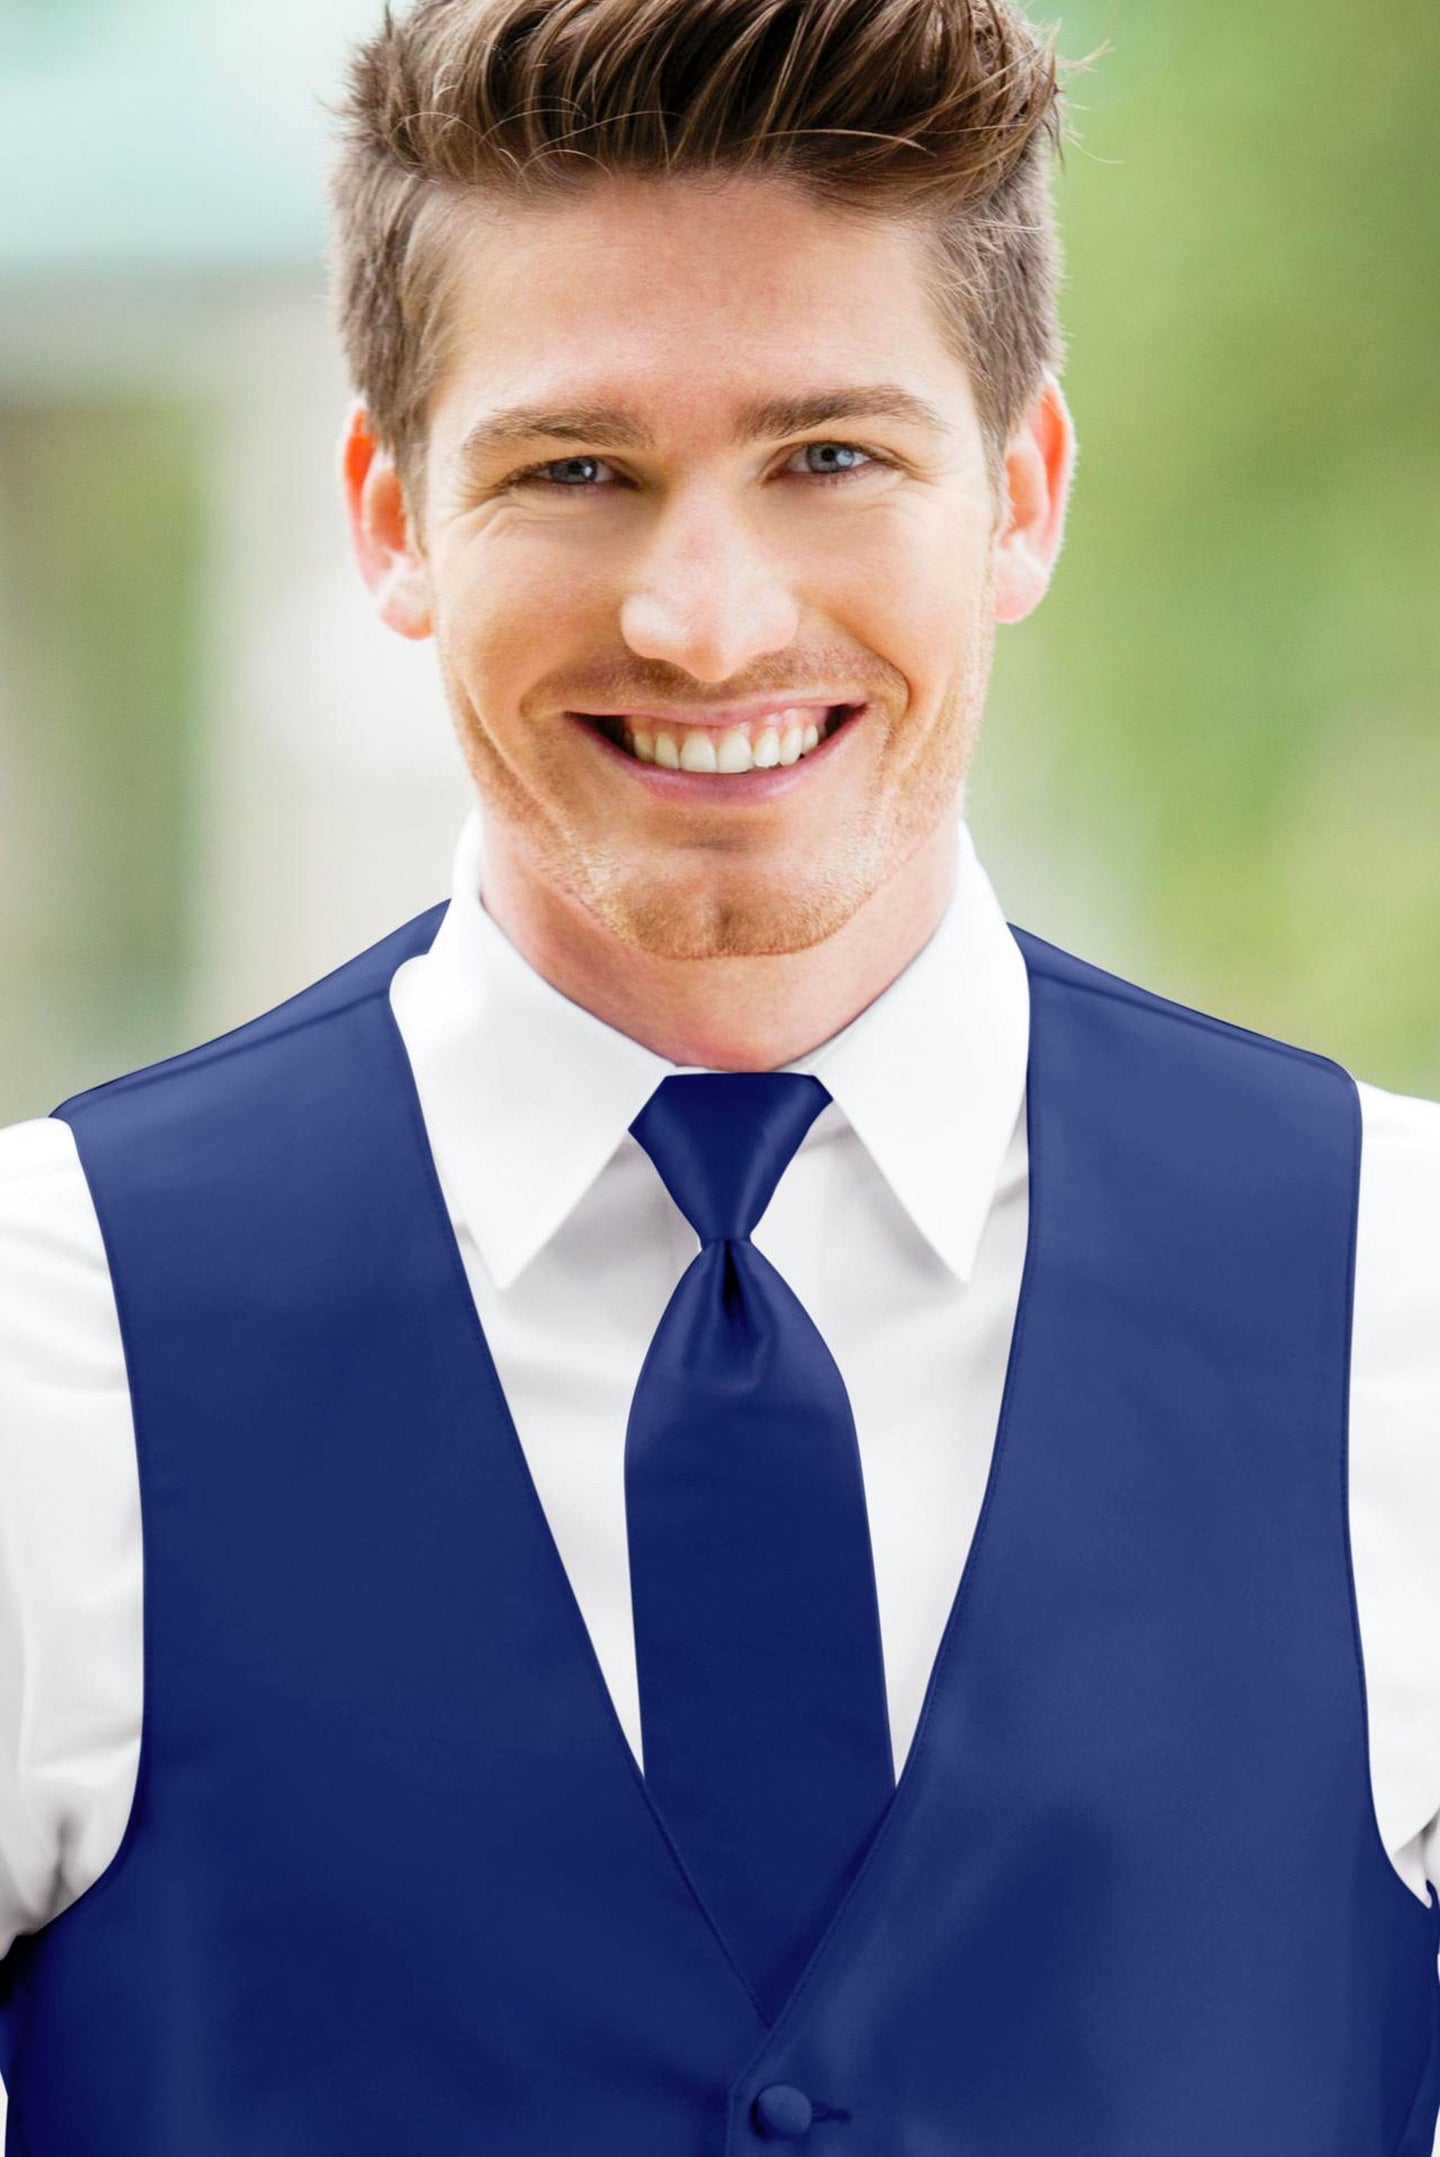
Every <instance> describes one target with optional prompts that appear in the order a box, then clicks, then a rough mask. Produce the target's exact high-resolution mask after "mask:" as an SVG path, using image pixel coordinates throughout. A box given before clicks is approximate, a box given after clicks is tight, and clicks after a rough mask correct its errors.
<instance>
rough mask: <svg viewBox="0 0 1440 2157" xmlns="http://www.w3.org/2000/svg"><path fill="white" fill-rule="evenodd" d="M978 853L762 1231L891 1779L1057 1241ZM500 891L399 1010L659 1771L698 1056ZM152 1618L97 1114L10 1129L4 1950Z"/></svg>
mask: <svg viewBox="0 0 1440 2157" xmlns="http://www.w3.org/2000/svg"><path fill="white" fill-rule="evenodd" d="M960 842H961V843H960V854H959V873H958V877H957V881H956V887H955V891H954V893H953V895H952V898H951V902H950V905H949V907H948V909H947V911H946V913H945V916H944V918H943V920H942V921H941V923H940V925H939V927H938V928H937V929H936V931H935V933H934V935H933V936H932V938H931V939H930V941H929V943H928V944H927V945H926V946H925V948H924V949H923V950H922V951H921V952H920V953H919V954H918V955H917V956H916V957H915V959H913V960H912V962H911V963H910V965H909V966H908V967H906V968H905V970H904V971H903V972H902V973H901V974H900V975H898V976H897V978H896V979H895V980H894V981H893V982H892V983H891V984H890V986H889V987H888V988H887V989H886V990H885V991H884V993H883V994H882V995H880V996H879V997H877V998H876V999H875V1001H874V1002H873V1003H872V1004H870V1005H869V1006H868V1007H867V1008H866V1009H865V1010H864V1011H862V1012H861V1013H860V1014H859V1016H858V1017H857V1018H855V1019H853V1020H852V1021H851V1022H850V1024H849V1025H848V1026H846V1027H844V1028H843V1029H842V1030H841V1031H840V1032H839V1033H837V1034H835V1035H833V1036H832V1037H831V1038H830V1039H829V1040H828V1041H826V1042H824V1043H823V1044H822V1045H821V1046H820V1047H819V1048H817V1049H815V1050H814V1051H813V1052H812V1053H811V1054H809V1055H807V1056H803V1057H801V1058H799V1059H798V1060H797V1061H796V1062H794V1063H792V1064H790V1065H787V1066H786V1068H787V1069H789V1070H797V1071H810V1072H813V1073H814V1074H815V1075H816V1076H817V1077H818V1078H820V1079H821V1080H822V1081H823V1083H824V1085H825V1086H826V1087H827V1088H828V1090H829V1092H830V1094H831V1095H832V1100H831V1101H830V1102H829V1103H828V1104H827V1105H826V1107H825V1108H824V1109H823V1110H822V1111H821V1113H820V1115H819V1116H818V1117H817V1118H816V1119H815V1122H814V1123H813V1124H812V1125H811V1126H810V1129H809V1130H808V1132H807V1133H806V1136H805V1138H804V1140H803V1142H802V1144H801V1146H800V1148H799V1150H798V1152H797V1153H796V1155H795V1157H794V1159H793V1161H792V1162H791V1164H790V1166H789V1167H788V1168H787V1170H786V1172H785V1174H784V1175H783V1177H782V1178H781V1180H780V1184H779V1186H778V1189H777V1191H776V1193H775V1196H774V1198H773V1199H772V1201H771V1203H770V1206H769V1208H768V1210H767V1211H766V1213H765V1215H764V1216H763V1218H762V1220H761V1221H760V1222H759V1224H758V1226H757V1228H756V1230H755V1235H754V1240H755V1243H756V1245H757V1247H758V1248H759V1249H760V1250H762V1251H763V1252H764V1254H765V1256H766V1257H767V1258H768V1259H770V1261H771V1262H772V1264H774V1265H775V1266H776V1267H778V1269H779V1271H780V1272H781V1274H782V1275H783V1276H784V1278H785V1279H786V1280H787V1281H788V1282H789V1284H790V1286H791V1287H792V1288H793V1289H794V1291H795V1293H796V1294H797V1295H798V1296H799V1298H800V1300H801V1302H802V1303H803V1304H804V1305H805V1307H806V1309H807V1310H808V1311H809V1312H810V1314H811V1316H812V1317H813V1318H814V1320H815V1323H816V1324H817V1326H818V1327H819V1328H820V1331H821V1333H822V1334H823V1335H824V1337H825V1339H826V1341H827V1342H828V1343H829V1346H830V1348H831V1350H832V1352H833V1354H834V1356H835V1358H836V1361H837V1363H838V1365H839V1367H840V1371H841V1375H842V1377H843V1378H844V1381H845V1384H846V1387H847V1389H848V1391H849V1395H850V1400H851V1404H852V1406H853V1409H854V1413H855V1422H856V1430H857V1433H858V1437H859V1443H860V1455H861V1462H862V1467H863V1471H864V1479H865V1493H866V1500H867V1505H868V1509H869V1516H870V1531H871V1539H872V1545H873V1549H874V1557H875V1573H876V1585H877V1591H878V1598H879V1608H880V1624H881V1635H882V1645H883V1650H884V1659H885V1673H886V1682H887V1686H888V1690H889V1704H890V1720H891V1730H892V1738H893V1744H894V1755H895V1766H896V1771H897V1773H898V1772H899V1770H900V1768H901V1767H902V1766H903V1764H904V1759H905V1754H906V1752H907V1750H908V1747H909V1745H910V1741H911V1738H912V1737H913V1735H914V1731H915V1726H916V1722H917V1720H918V1717H919V1713H920V1707H921V1703H922V1700H923V1696H924V1693H925V1689H926V1685H927V1682H928V1679H929V1675H930V1669H931V1665H932V1663H933V1661H934V1658H935V1654H936V1650H937V1648H938V1646H939V1642H940V1635H941V1632H942V1630H943V1628H944V1625H945V1620H946V1617H947V1615H948V1613H949V1609H950V1604H951V1602H952V1600H953V1598H954V1595H955V1591H956V1588H957V1586H958V1583H959V1579H960V1574H961V1569H962V1567H963V1565H964V1562H965V1557H966V1553H967V1551H968V1549H969V1545H970V1539H971V1535H972V1533H973V1530H974V1526H975V1522H976V1519H977V1516H978V1514H979V1511H980V1504H981V1499H982V1497H983V1495H984V1490H985V1483H986V1479H987V1476H988V1474H989V1468H990V1457H991V1452H992V1448H993V1443H994V1437H995V1427H996V1422H997V1418H998V1413H999V1406H1000V1394H1001V1390H1002V1386H1003V1382H1004V1375H1005V1367H1006V1362H1007V1358H1008V1355H1009V1349H1010V1335H1011V1330H1012V1327H1013V1323H1014V1316H1015V1307H1016V1302H1017V1298H1018V1293H1019V1283H1020V1274H1021V1268H1022V1265H1023V1261H1024V1256H1025V1238H1026V1230H1027V1215H1028V1176H1027V1154H1026V1132H1025V1115H1024V1093H1025V1066H1026V1056H1027V1049H1028V1040H1029V991H1028V981H1027V976H1026V971H1025V966H1024V962H1023V960H1022V958H1021V955H1020V952H1019V949H1018V946H1017V945H1016V943H1015V941H1014V939H1013V937H1012V936H1011V935H1010V933H1009V931H1008V929H1007V928H1006V926H1005V919H1004V916H1003V914H1002V912H1001V910H1000V907H999V905H998V904H997V901H996V898H995V895H994V892H993V890H992V888H991V885H990V882H989V879H988V878H987V876H986V875H985V872H984V870H983V869H982V867H981V865H980V863H979V861H978V860H977V858H976V855H975V852H974V848H973V845H972V843H971V839H970V834H969V830H968V827H967V826H966V825H965V824H963V823H962V824H961V826H960ZM481 886H482V859H481V835H480V826H479V819H478V816H477V815H473V814H472V816H471V817H470V818H469V820H468V821H467V823H466V825H465V828H464V830H463V831H462V833H461V835H460V840H459V844H458V846H457V848H456V852H455V860H454V875H453V884H452V903H451V906H450V909H449V911H448V913H447V914H446V916H445V918H444V921H443V923H442V925H441V928H440V931H439V933H438V935H437V937H436V938H435V941H434V944H433V946H432V947H431V949H430V950H429V951H428V952H426V953H424V954H422V955H421V956H420V957H417V958H414V959H411V960H409V961H408V962H407V963H405V964H404V965H402V966H401V967H400V968H399V970H398V971H397V973H396V975H395V977H394V980H393V982H392V985H391V1002H392V1008H393V1010H394V1013H395V1017H396V1021H397V1023H398V1026H399V1029H400V1032H401V1035H402V1037H403V1039H404V1043H405V1047H406V1050H407V1052H408V1054H409V1057H410V1061H411V1065H412V1068H413V1070H414V1073H415V1078H416V1084H417V1087H418V1091H419V1096H420V1102H421V1106H422V1109H423V1112H424V1116H425V1123H426V1128H427V1131H428V1134H429V1139H430V1144H431V1147H432V1149H433V1152H434V1155H435V1160H436V1165H437V1168H438V1171H439V1177H440V1184H441V1188H442V1190H443V1192H444V1195H445V1199H446V1203H447V1205H448V1208H449V1213H450V1219H451V1223H452V1226H453V1229H454V1233H455V1236H456V1239H457V1242H458V1244H459V1248H460V1251H461V1253H462V1255H463V1258H464V1263H465V1270H466V1273H467V1275H468V1278H469V1281H470V1286H471V1289H472V1292H473V1294H474V1297H475V1302H476V1306H477V1308H478V1311H479V1315H480V1320H481V1323H482V1325H483V1327H484V1329H485V1334H486V1337H487V1339H488V1341H489V1343H490V1347H491V1351H492V1353H493V1355H494V1359H495V1364H496V1367H497V1369H498V1371H499V1374H500V1380H501V1383H502V1385H503V1387H504V1390H505V1394H506V1398H507V1400H508V1401H509V1404H510V1407H511V1410H512V1412H513V1416H514V1420H515V1425H516V1428H517V1430H518V1432H519V1436H520V1440H521V1444H522V1446H523V1449H524V1452H525V1457H526V1460H527V1462H528V1464H529V1468H530V1472H531V1475H532V1477H533V1479H534V1483H535V1486H536V1489H537V1492H538V1494H539V1497H540V1500H541V1503H542V1505H543V1507H544V1510H545V1514H546V1516H547V1518H548V1520H549V1523H550V1527H551V1530H552V1532H553V1535H554V1538H555V1542H556V1545H557V1547H558V1549H559V1552H560V1556H561V1559H562V1560H563V1563H564V1566H565V1569H566V1572H567V1573H568V1575H569V1578H570V1582H571V1585H572V1587H573V1589H574V1592H575V1596H576V1600H577V1602H578V1604H579V1607H580V1611H581V1614H582V1616H583V1617H584V1620H585V1623H586V1625H587V1627H588V1629H589V1633H590V1638H591V1640H592V1642H593V1644H594V1648H595V1653H596V1656H597V1659H598V1661H599V1664H600V1668H601V1671H602V1673H603V1675H604V1677H605V1680H606V1683H607V1684H608V1686H609V1689H610V1692H611V1695H612V1697H613V1700H614V1703H615V1708H616V1711H617V1714H618V1716H619V1719H620V1722H621V1725H622V1727H623V1728H624V1730H625V1733H626V1735H627V1737H628V1738H629V1741H630V1744H631V1746H632V1748H633V1749H634V1751H635V1754H636V1758H637V1760H638V1759H640V1757H641V1754H640V1721H639V1700H638V1692H637V1686H636V1677H635V1661H634V1640H633V1633H632V1626H631V1609H630V1592H629V1572H628V1563H627V1554H626V1542H625V1511H624V1483H623V1462H624V1445H625V1426H626V1418H627V1414H628V1410H629V1405H630V1400H631V1396H632V1394H633V1392H634V1388H635V1384H636V1380H637V1378H638V1376H639V1371H640V1365H641V1362H642V1359H643V1357H644V1354H645V1351H646V1349H647V1347H648V1345H649V1342H650V1339H651V1336H652V1334H653V1332H654V1330H655V1327H656V1324H657V1323H658V1321H659V1318H660V1314H661V1312H662V1310H663V1309H664V1307H665V1304H666V1303H667V1301H668V1300H669V1297H670V1295H671V1293H672V1291H673V1289H674V1287H675V1285H676V1282H677V1281H678V1280H679V1278H680V1276H681V1274H682V1273H683V1272H684V1270H685V1268H686V1267H687V1266H688V1264H689V1263H690V1260H691V1259H692V1258H693V1257H694V1255H695V1252H696V1250H697V1249H698V1247H699V1246H698V1239H697V1237H696V1235H695V1232H694V1231H693V1229H692V1228H691V1227H690V1226H689V1224H688V1222H687V1221H686V1220H685V1219H684V1217H683V1215H682V1214H681V1213H680V1212H679V1210H678V1208H677V1207H676V1206H675V1204H674V1201H673V1200H672V1199H671V1197H670V1195H669V1193H668V1191H667V1190H666V1189H665V1187H664V1185H663V1184H662V1182H661V1181H660V1178H659V1176H658V1174H657V1172H656V1170H655V1168H654V1166H653V1164H652V1163H651V1161H650V1159H649V1157H648V1155H647V1154H646V1153H645V1152H644V1151H643V1149H642V1148H641V1147H640V1145H639V1143H638V1142H637V1141H636V1140H635V1139H634V1138H633V1137H632V1136H631V1135H630V1132H629V1129H628V1126H629V1124H630V1122H631V1121H632V1119H633V1118H634V1117H635V1116H636V1115H637V1114H638V1113H639V1111H640V1109H641V1108H642V1106H643V1105H644V1103H645V1102H646V1101H647V1100H648V1099H649V1097H650V1095H651V1093H652V1092H653V1091H654V1089H655V1087H656V1086H657V1085H658V1084H659V1083H660V1081H661V1080H662V1079H663V1078H665V1077H666V1076H668V1075H669V1074H670V1073H671V1072H672V1071H674V1070H676V1069H678V1068H681V1067H679V1066H676V1065H673V1064H671V1063H668V1062H667V1061H666V1060H665V1059H664V1058H662V1057H660V1056H657V1055H655V1054H654V1053H653V1052H652V1051H650V1050H649V1049H647V1048H645V1047H643V1046H641V1044H640V1043H638V1042H636V1041H633V1040H631V1039H630V1038H629V1037H628V1036H627V1035H625V1034H622V1033H620V1032H618V1031H616V1030H615V1029H614V1028H613V1027H611V1026H608V1025H607V1024H605V1023H604V1021H602V1020H601V1019H599V1018H597V1017H596V1016H595V1015H594V1014H593V1013H591V1012H589V1011H587V1010H585V1009H584V1008H583V1007H582V1006H580V1005H579V1004H576V1003H573V1002H571V1001H570V1000H569V999H568V998H567V997H565V996H563V995H561V994H560V993H559V991H558V990H556V989H555V988H553V987H552V986H551V985H550V984H549V983H548V982H547V981H546V980H544V979H543V978H542V977H541V976H540V975H539V974H538V973H536V972H535V970H534V969H533V968H532V967H531V966H530V965H529V964H528V963H527V961H526V960H525V959H523V958H522V957H521V955H520V953H519V952H518V951H517V950H516V948H515V947H514V945H512V944H511V943H510V942H509V940H508V939H507V938H506V936H505V935H504V934H503V933H502V931H501V930H500V929H499V927H498V926H497V925H496V923H495V922H494V920H493V919H492V918H491V916H490V915H489V914H488V913H487V912H486V911H485V909H484V906H483V905H482V903H481V901H480V897H479V894H480V890H481ZM1082 956H1083V954H1082ZM1359 1092H1360V1099H1361V1104H1362V1117H1363V1153H1362V1163H1361V1184H1360V1220H1359V1243H1358V1252H1357V1261H1356V1286H1355V1314H1354V1327H1353V1339H1352V1366H1351V1384H1350V1405H1351V1427H1350V1505H1351V1535H1352V1548H1353V1563H1354V1576H1355V1586H1356V1596H1357V1603H1358V1610H1359V1619H1360V1629H1361V1640H1362V1647H1363V1653H1364V1661H1365V1674H1366V1684H1367V1692H1368V1703H1369V1744H1370V1768H1371V1781H1372V1789H1373V1795H1374V1805H1375V1813H1376V1820H1377V1824H1378V1826H1379V1829H1380V1833H1381V1838H1382V1840H1383V1843H1384V1846H1385V1848H1386V1850H1387V1851H1388V1852H1389V1853H1390V1857H1391V1861H1392V1863H1393V1864H1394V1866H1395V1869H1396V1871H1397V1873H1398V1874H1399V1876H1400V1878H1401V1879H1402V1880H1403V1881H1404V1882H1405V1884H1406V1885H1407V1886H1408V1887H1409V1888H1410V1890H1411V1891H1412V1892H1413V1893H1414V1894H1415V1895H1416V1896H1417V1898H1418V1899H1419V1900H1420V1901H1421V1902H1424V1901H1426V1899H1427V1896H1426V1887H1425V1882H1426V1880H1427V1878H1428V1879H1430V1880H1436V1881H1440V1556H1437V1553H1440V1104H1437V1103H1435V1102H1431V1101H1424V1100H1416V1099H1412V1098H1409V1097H1406V1096H1402V1095H1397V1094H1393V1093H1387V1092H1384V1091H1381V1090H1380V1089H1379V1088H1376V1087H1372V1086H1368V1085H1364V1084H1361V1085H1360V1088H1359ZM856 1252H863V1253H864V1254H865V1259H864V1264H863V1265H862V1266H858V1267H857V1266H856V1264H855V1259H854V1254H855V1253H856ZM557 1342H558V1343H562V1344H563V1345H562V1346H561V1347H560V1348H559V1349H558V1350H557V1345H556V1344H557ZM141 1598H142V1548H141V1530H140V1501H139V1490H138V1480H137V1476H136V1467H135V1451H134V1433H133V1429H132V1424H131V1415H130V1402H129V1395H128V1391H127V1386H126V1378H125V1368H124V1359H123V1355H122V1350H121V1343H120V1335H119V1330H118V1326H117V1321H116V1315H115V1305H114V1299H113V1295H112V1292H111V1287H110V1281H109V1276H108V1273H107V1270H106V1264H105V1258H104V1253H103V1249H102V1246H101V1241H100V1235H99V1230H98V1226H97V1223H96V1219H95V1214H94V1210H93V1207H92V1205H91V1202H90V1198H89V1194H88V1190H87V1187H86V1184H85V1181H84V1177H83V1174H82V1172H81V1169H80V1166H79V1162H78V1159H77V1156H76V1152H75V1147H74V1142H73V1139H72V1137H71V1133H70V1130H69V1127H68V1126H67V1125H66V1124H64V1123H62V1122H60V1121H58V1120H57V1119H55V1118H53V1117H38V1118H35V1119H33V1120H31V1121H29V1122H25V1123H19V1124H14V1125H12V1126H10V1127H9V1128H8V1129H7V1130H4V1131H0V1953H3V1952H4V1950H5V1949H6V1948H7V1947H8V1946H9V1944H10V1941H11V1939H12V1938H13V1936H14V1935H15V1934H16V1933H18V1932H27V1931H32V1930H35V1929H36V1928H38V1927H39V1926H41V1925H44V1924H45V1923H46V1922H47V1920H49V1919H50V1918H52V1917H54V1916H56V1915H57V1914H58V1913H59V1912H60V1911H61V1910H63V1909H64V1908H66V1907H67V1906H68V1904H70V1903H71V1902H72V1901H74V1899H75V1898H76V1897H77V1896H78V1895H80V1894H81V1893H82V1892H83V1890H84V1889H85V1888H86V1887H87V1886H89V1885H90V1884H91V1883H92V1882H93V1881H94V1880H96V1879H97V1878H98V1877H99V1875H100V1873H101V1872H102V1871H103V1870H104V1869H105V1867H106V1865H107V1864H108V1862H109V1860H110V1858H111V1857H112V1856H113V1855H114V1853H115V1850H116V1849H117V1847H118V1845H119V1842H120V1839H121V1835H122V1832H123V1829H124V1826H125V1821H126V1817H127V1814H128V1812H129V1809H130V1805H131V1801H132V1797H133V1794H134V1787H135V1768H136V1761H137V1758H138V1752H139V1736H140V1715H141V1705H142V1687H141ZM642 1764H643V1763H642ZM451 1857H452V1861H453V1862H456V1863H461V1862H466V1859H465V1856H464V1854H463V1853H459V1852H456V1853H452V1854H451ZM1437 2148H1440V2145H1437Z"/></svg>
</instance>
